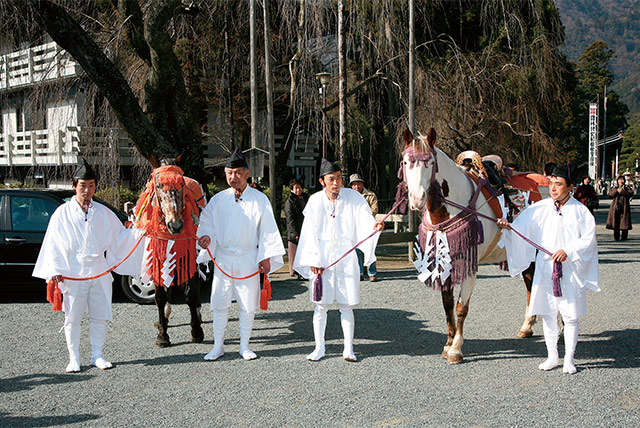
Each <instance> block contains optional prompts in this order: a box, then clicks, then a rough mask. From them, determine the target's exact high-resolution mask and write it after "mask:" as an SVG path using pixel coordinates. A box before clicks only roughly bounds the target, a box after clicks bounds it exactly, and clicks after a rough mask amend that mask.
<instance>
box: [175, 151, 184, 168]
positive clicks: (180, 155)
mask: <svg viewBox="0 0 640 428" xmlns="http://www.w3.org/2000/svg"><path fill="white" fill-rule="evenodd" d="M182 155H184V152H182V153H180V154H179V155H178V156H176V165H180V164H181V163H182Z"/></svg>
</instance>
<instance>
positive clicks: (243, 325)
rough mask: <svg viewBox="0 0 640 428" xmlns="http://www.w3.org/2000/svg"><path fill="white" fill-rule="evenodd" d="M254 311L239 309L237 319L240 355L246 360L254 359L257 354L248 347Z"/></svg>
mask: <svg viewBox="0 0 640 428" xmlns="http://www.w3.org/2000/svg"><path fill="white" fill-rule="evenodd" d="M255 315H256V313H255V312H245V311H240V314H239V315H238V321H239V323H240V355H241V356H242V358H244V359H245V360H246V361H249V360H255V359H256V358H258V356H257V355H256V354H255V353H254V352H253V351H252V350H251V349H249V339H251V330H252V329H253V318H254V317H255Z"/></svg>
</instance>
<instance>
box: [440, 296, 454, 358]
mask: <svg viewBox="0 0 640 428" xmlns="http://www.w3.org/2000/svg"><path fill="white" fill-rule="evenodd" d="M441 294H442V306H443V307H444V315H445V316H446V318H447V343H446V344H445V345H444V349H443V350H442V354H441V355H440V356H441V357H442V358H447V355H448V354H449V348H451V344H452V343H453V337H454V336H455V334H456V319H455V317H454V316H453V288H452V289H451V290H449V291H445V290H442V293H441Z"/></svg>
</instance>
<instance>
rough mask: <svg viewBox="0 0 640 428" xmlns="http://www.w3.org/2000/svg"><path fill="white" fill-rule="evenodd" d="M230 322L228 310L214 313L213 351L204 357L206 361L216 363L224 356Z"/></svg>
mask: <svg viewBox="0 0 640 428" xmlns="http://www.w3.org/2000/svg"><path fill="white" fill-rule="evenodd" d="M228 320H229V309H228V308H227V309H221V310H215V311H213V349H211V351H209V353H208V354H207V355H205V356H204V359H205V360H209V361H214V360H217V359H218V358H220V357H222V356H223V355H224V331H225V330H226V328H227V321H228Z"/></svg>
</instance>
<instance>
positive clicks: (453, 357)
mask: <svg viewBox="0 0 640 428" xmlns="http://www.w3.org/2000/svg"><path fill="white" fill-rule="evenodd" d="M462 362H463V361H462V354H449V355H447V364H460V363H462Z"/></svg>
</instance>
